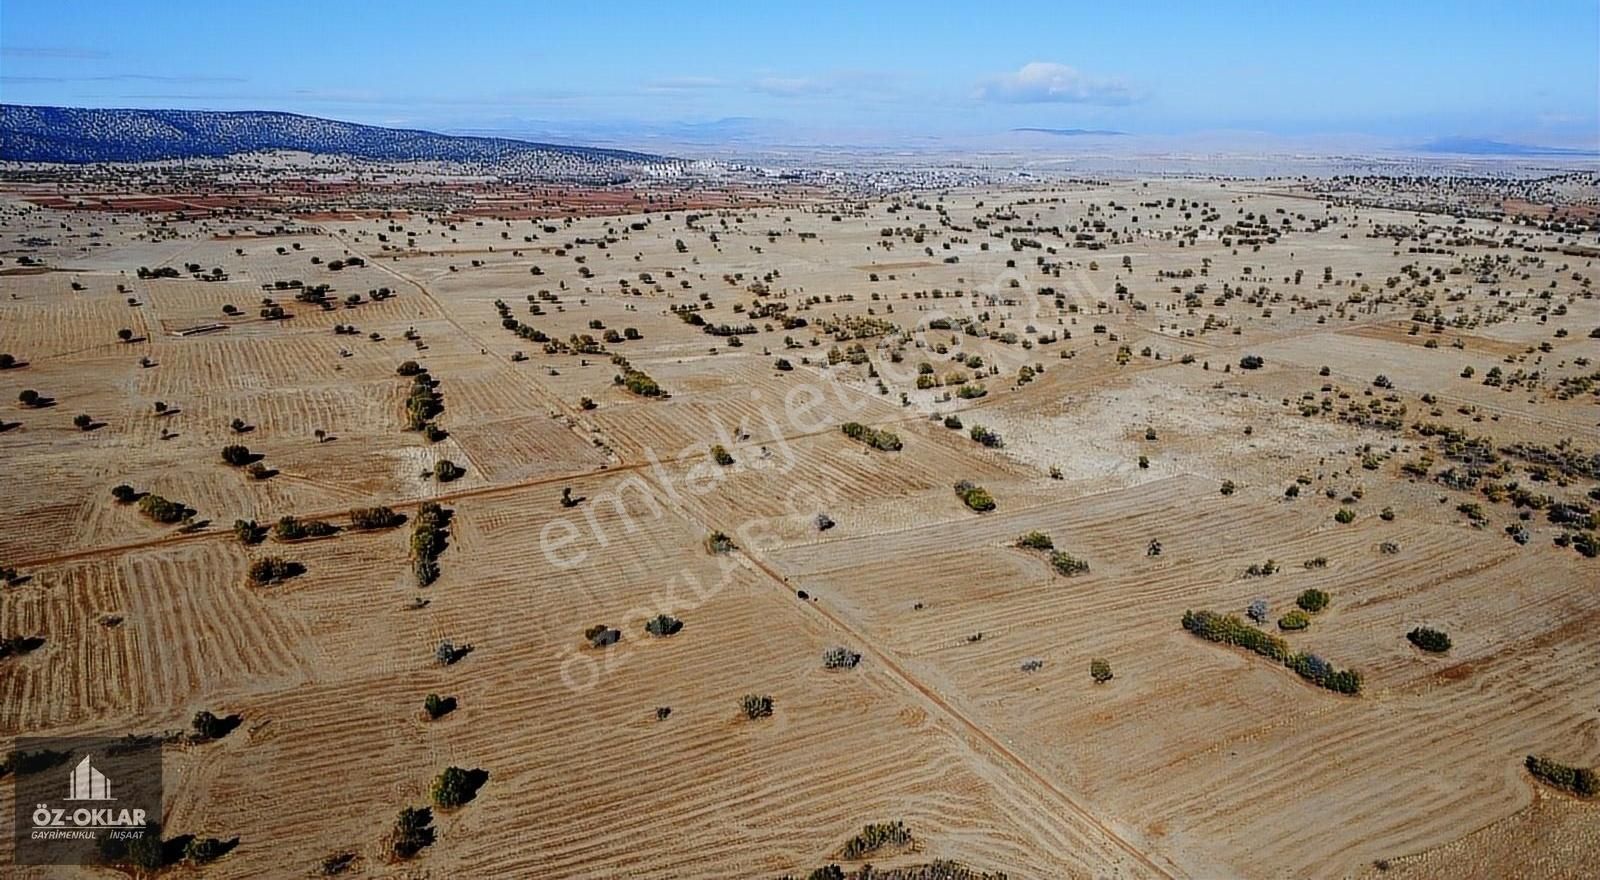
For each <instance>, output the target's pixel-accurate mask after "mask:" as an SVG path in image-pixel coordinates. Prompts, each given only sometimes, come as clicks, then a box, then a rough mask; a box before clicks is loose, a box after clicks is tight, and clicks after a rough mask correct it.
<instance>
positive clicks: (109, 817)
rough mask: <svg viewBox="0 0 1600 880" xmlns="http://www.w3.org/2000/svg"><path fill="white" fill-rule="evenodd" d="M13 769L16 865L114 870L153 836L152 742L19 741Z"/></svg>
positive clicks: (156, 792)
mask: <svg viewBox="0 0 1600 880" xmlns="http://www.w3.org/2000/svg"><path fill="white" fill-rule="evenodd" d="M13 765H14V768H15V770H14V778H15V785H16V799H15V801H13V802H14V803H15V804H16V815H15V819H14V822H13V828H14V831H13V838H12V839H13V843H14V847H15V850H14V852H15V856H14V858H15V863H16V864H20V865H70V864H76V865H84V864H120V863H122V862H123V861H125V860H126V859H127V858H128V853H129V848H130V847H131V846H133V845H134V844H135V842H138V841H143V840H146V839H147V838H148V837H149V836H150V835H152V834H155V835H159V834H160V832H159V830H153V829H156V828H157V825H156V823H158V822H159V821H160V819H161V741H160V739H159V738H158V737H136V736H130V737H121V738H113V737H37V738H20V737H19V738H18V739H17V741H16V746H15V748H14V750H13ZM63 777H64V778H63ZM63 782H65V785H63V784H62V783H63ZM156 839H158V840H159V836H158V837H157V838H156Z"/></svg>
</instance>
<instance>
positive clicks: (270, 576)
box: [249, 556, 305, 585]
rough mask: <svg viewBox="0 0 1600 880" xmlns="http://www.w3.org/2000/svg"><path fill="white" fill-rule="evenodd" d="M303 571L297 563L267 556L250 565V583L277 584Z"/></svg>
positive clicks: (302, 567) (303, 568)
mask: <svg viewBox="0 0 1600 880" xmlns="http://www.w3.org/2000/svg"><path fill="white" fill-rule="evenodd" d="M304 570H305V566H302V565H301V564H300V563H298V562H290V561H288V560H286V559H280V558H279V557H276V556H267V557H263V558H261V559H257V560H256V561H255V562H252V563H250V570H249V574H250V582H251V583H253V584H257V585H266V584H278V583H282V582H284V581H286V580H288V579H289V578H292V577H294V576H296V575H298V574H300V573H301V572H302V571H304Z"/></svg>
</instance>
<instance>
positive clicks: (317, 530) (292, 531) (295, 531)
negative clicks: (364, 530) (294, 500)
mask: <svg viewBox="0 0 1600 880" xmlns="http://www.w3.org/2000/svg"><path fill="white" fill-rule="evenodd" d="M338 531H339V527H338V526H336V525H334V524H332V523H327V522H323V521H322V520H320V519H305V520H303V519H299V518H296V517H293V516H284V517H280V518H279V519H278V522H277V524H275V525H274V526H273V527H272V537H274V538H277V539H278V540H279V541H299V540H302V539H305V538H326V537H328V536H329V535H332V534H336V533H337V532H338Z"/></svg>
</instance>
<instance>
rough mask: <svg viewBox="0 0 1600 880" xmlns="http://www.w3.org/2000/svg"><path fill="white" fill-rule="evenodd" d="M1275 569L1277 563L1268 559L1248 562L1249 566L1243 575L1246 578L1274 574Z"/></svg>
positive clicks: (1276, 569)
mask: <svg viewBox="0 0 1600 880" xmlns="http://www.w3.org/2000/svg"><path fill="white" fill-rule="evenodd" d="M1277 571H1278V563H1277V562H1276V561H1274V560H1271V559H1268V560H1267V561H1266V562H1252V563H1250V567H1249V568H1247V569H1245V570H1244V576H1245V577H1248V578H1258V577H1267V576H1269V575H1273V574H1276V573H1277Z"/></svg>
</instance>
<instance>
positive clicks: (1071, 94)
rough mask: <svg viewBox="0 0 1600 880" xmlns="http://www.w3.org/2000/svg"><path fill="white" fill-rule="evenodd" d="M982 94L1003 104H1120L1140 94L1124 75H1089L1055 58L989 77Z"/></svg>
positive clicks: (1132, 100) (985, 97)
mask: <svg viewBox="0 0 1600 880" xmlns="http://www.w3.org/2000/svg"><path fill="white" fill-rule="evenodd" d="M978 97H979V98H982V99H983V100H985V101H996V102H999V103H1002V104H1051V103H1054V104H1102V105H1106V106H1120V105H1123V104H1131V103H1133V102H1134V101H1136V100H1138V95H1136V94H1135V93H1134V90H1133V88H1132V87H1131V86H1129V85H1128V84H1127V83H1126V82H1123V81H1122V80H1120V79H1104V78H1096V77H1089V76H1085V75H1084V74H1082V73H1080V72H1079V71H1078V69H1077V68H1075V67H1070V66H1068V65H1065V64H1057V63H1055V62H1053V61H1032V62H1029V63H1027V64H1024V65H1022V68H1021V69H1020V70H1018V71H1016V72H1015V73H1007V74H1003V75H1001V76H997V77H993V78H991V79H988V80H985V81H984V82H982V83H980V84H979V85H978Z"/></svg>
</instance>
